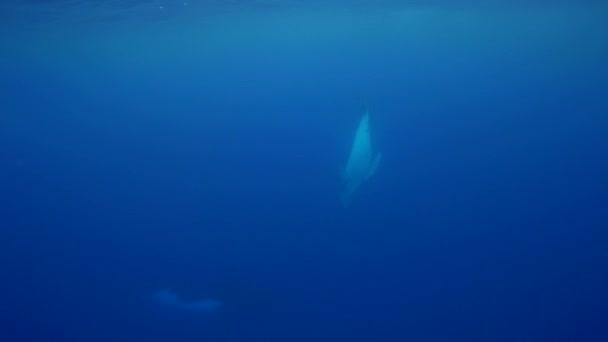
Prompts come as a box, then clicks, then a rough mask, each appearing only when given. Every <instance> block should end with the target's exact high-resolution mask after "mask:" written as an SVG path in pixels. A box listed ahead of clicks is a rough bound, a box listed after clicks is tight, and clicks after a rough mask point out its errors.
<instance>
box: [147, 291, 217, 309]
mask: <svg viewBox="0 0 608 342" xmlns="http://www.w3.org/2000/svg"><path fill="white" fill-rule="evenodd" d="M154 300H155V301H156V302H157V303H159V304H163V305H167V306H171V307H174V308H176V309H179V310H183V311H190V312H200V313H214V312H216V311H217V310H219V309H220V308H221V307H222V303H221V302H219V301H217V300H213V299H205V300H201V301H195V302H185V301H183V300H181V299H179V298H178V297H177V295H176V294H175V293H173V291H171V290H169V289H164V290H160V291H157V292H156V293H154Z"/></svg>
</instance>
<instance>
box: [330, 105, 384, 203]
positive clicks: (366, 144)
mask: <svg viewBox="0 0 608 342" xmlns="http://www.w3.org/2000/svg"><path fill="white" fill-rule="evenodd" d="M381 159H382V155H381V154H380V153H376V155H375V156H372V144H371V140H370V134H369V110H368V109H366V110H365V113H364V115H363V117H362V118H361V121H360V122H359V127H358V128H357V132H356V133H355V138H354V140H353V145H352V147H351V149H350V155H349V157H348V161H347V162H346V166H345V167H344V170H343V172H342V180H343V182H344V188H343V190H342V194H341V195H340V199H341V201H342V204H343V205H344V206H345V207H347V206H348V205H349V204H350V202H351V201H352V198H353V196H354V194H355V192H356V191H357V189H358V188H359V186H361V184H363V183H364V182H365V181H366V180H368V179H369V178H370V177H371V176H373V175H374V173H375V172H376V169H377V168H378V164H379V163H380V160H381Z"/></svg>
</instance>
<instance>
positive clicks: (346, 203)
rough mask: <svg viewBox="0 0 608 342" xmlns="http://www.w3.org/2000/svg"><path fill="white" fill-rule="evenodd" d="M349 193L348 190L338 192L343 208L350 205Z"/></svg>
mask: <svg viewBox="0 0 608 342" xmlns="http://www.w3.org/2000/svg"><path fill="white" fill-rule="evenodd" d="M351 195H352V192H350V191H344V192H342V194H340V202H342V206H343V207H344V208H348V206H349V205H350V200H351Z"/></svg>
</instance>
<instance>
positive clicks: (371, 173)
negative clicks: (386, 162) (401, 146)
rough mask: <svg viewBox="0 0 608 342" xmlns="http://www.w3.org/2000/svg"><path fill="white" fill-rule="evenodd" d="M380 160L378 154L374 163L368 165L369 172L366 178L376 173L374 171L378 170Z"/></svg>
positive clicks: (380, 156) (380, 155)
mask: <svg viewBox="0 0 608 342" xmlns="http://www.w3.org/2000/svg"><path fill="white" fill-rule="evenodd" d="M380 160H382V154H380V153H378V154H377V155H376V158H374V161H373V162H372V164H371V165H370V168H369V172H368V173H367V178H369V177H371V176H373V175H374V173H376V169H377V168H378V164H380Z"/></svg>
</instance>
